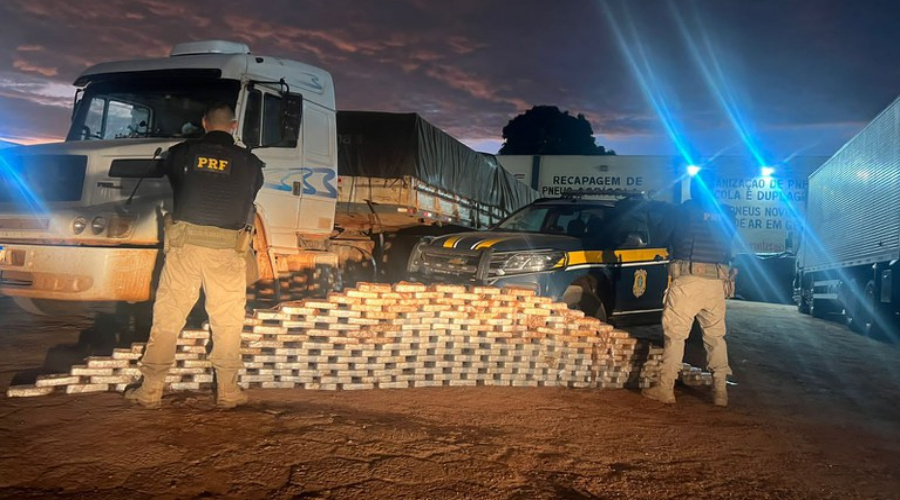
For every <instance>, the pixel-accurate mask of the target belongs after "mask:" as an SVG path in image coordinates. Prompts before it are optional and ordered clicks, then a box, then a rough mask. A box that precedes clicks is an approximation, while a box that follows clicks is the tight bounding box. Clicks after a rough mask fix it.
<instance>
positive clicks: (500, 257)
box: [408, 197, 675, 324]
mask: <svg viewBox="0 0 900 500" xmlns="http://www.w3.org/2000/svg"><path fill="white" fill-rule="evenodd" d="M674 208H675V207H674V206H673V205H670V204H668V203H664V202H657V201H650V200H644V199H642V198H635V197H626V198H623V199H620V200H618V201H598V200H587V199H581V198H578V197H571V198H553V199H540V200H537V201H536V202H534V203H532V204H530V205H528V206H526V207H524V208H522V209H520V210H519V211H517V212H515V213H514V214H512V215H511V216H510V217H508V218H507V219H506V220H504V221H503V222H501V223H500V224H498V225H497V226H496V227H494V228H492V229H491V230H488V231H477V232H466V233H457V234H451V235H447V236H439V237H431V238H425V239H423V240H422V241H420V242H419V244H418V245H416V247H415V248H414V250H413V252H412V254H411V255H410V260H409V265H408V271H409V273H410V275H411V276H412V278H413V279H416V280H418V281H422V282H426V283H438V282H442V283H459V284H481V285H493V286H506V285H514V286H519V287H528V288H531V289H534V290H535V291H536V292H537V293H538V294H540V295H543V296H547V297H551V298H552V299H554V300H560V301H563V302H566V303H567V304H569V306H570V307H571V308H576V309H580V310H582V311H584V312H585V313H586V314H588V315H590V316H594V317H597V318H599V319H600V320H602V321H606V322H609V323H613V324H615V323H618V322H622V321H623V320H626V319H634V320H636V321H634V323H636V322H655V321H659V318H660V314H661V312H662V305H663V293H664V292H665V290H666V287H667V286H668V272H667V264H668V262H669V259H668V251H667V249H666V247H667V244H668V239H669V236H670V231H671V227H672V226H673V225H674V222H673V220H672V217H673V215H674V214H675V210H674ZM629 322H632V321H629Z"/></svg>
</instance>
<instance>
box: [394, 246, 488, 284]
mask: <svg viewBox="0 0 900 500" xmlns="http://www.w3.org/2000/svg"><path fill="white" fill-rule="evenodd" d="M490 254H491V251H490V249H485V250H460V249H455V248H440V247H433V246H431V245H427V244H421V245H419V246H418V247H416V249H415V250H414V251H413V254H412V256H411V258H410V271H412V272H414V273H420V274H424V275H429V276H431V277H434V278H440V277H445V278H454V279H455V280H463V281H471V282H477V281H481V280H483V279H484V277H485V275H486V274H485V273H486V272H487V267H489V263H490Z"/></svg>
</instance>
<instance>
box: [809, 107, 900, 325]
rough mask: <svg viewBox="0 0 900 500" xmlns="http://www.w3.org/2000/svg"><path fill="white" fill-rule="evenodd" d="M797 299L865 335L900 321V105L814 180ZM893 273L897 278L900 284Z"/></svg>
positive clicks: (814, 312) (852, 142)
mask: <svg viewBox="0 0 900 500" xmlns="http://www.w3.org/2000/svg"><path fill="white" fill-rule="evenodd" d="M806 220H807V228H806V229H807V230H806V232H805V234H804V237H803V241H802V243H801V246H800V253H799V256H798V257H799V258H798V265H799V269H798V270H799V272H798V276H797V279H796V281H795V284H796V287H797V288H796V297H797V301H798V306H799V309H800V311H801V312H803V313H811V314H812V315H814V316H817V317H826V316H831V315H840V314H843V316H844V317H845V318H846V320H847V322H848V323H849V325H850V326H851V327H852V328H853V329H854V330H857V331H859V332H862V333H866V334H873V335H874V334H877V333H879V332H880V333H885V332H887V331H891V330H894V329H895V328H896V324H897V323H896V320H897V316H898V313H900V98H898V99H897V100H895V101H894V102H893V103H892V104H891V105H890V106H888V107H887V108H886V109H885V110H884V111H882V112H881V113H880V114H879V115H878V116H877V117H876V118H875V119H874V120H872V122H871V123H869V124H868V125H866V127H865V128H864V129H863V130H862V131H860V132H859V134H857V135H856V136H855V137H854V138H853V139H851V140H850V141H849V142H848V143H847V144H845V145H844V146H843V147H842V148H841V149H840V150H839V151H838V152H837V153H835V154H834V156H832V157H831V158H830V159H829V160H828V161H826V162H825V163H824V164H823V165H822V166H821V167H820V168H819V169H818V170H816V171H815V172H813V173H812V175H810V177H809V198H808V201H807V206H806ZM894 272H897V273H898V277H897V278H895V277H894Z"/></svg>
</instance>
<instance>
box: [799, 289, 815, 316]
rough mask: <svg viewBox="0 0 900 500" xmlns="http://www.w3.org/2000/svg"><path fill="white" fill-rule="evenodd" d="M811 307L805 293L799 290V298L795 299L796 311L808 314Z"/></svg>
mask: <svg viewBox="0 0 900 500" xmlns="http://www.w3.org/2000/svg"><path fill="white" fill-rule="evenodd" d="M811 309H812V308H811V307H810V306H809V299H808V298H807V297H806V294H805V293H804V292H803V290H801V291H800V300H798V301H797V311H799V312H800V314H809V313H811V312H812V310H811Z"/></svg>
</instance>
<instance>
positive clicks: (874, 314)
mask: <svg viewBox="0 0 900 500" xmlns="http://www.w3.org/2000/svg"><path fill="white" fill-rule="evenodd" d="M859 302H860V304H859V305H858V306H857V307H856V310H857V311H856V313H857V318H858V320H854V321H853V327H854V328H853V330H854V331H856V332H858V333H861V334H862V335H865V336H866V337H878V336H881V334H882V331H883V328H882V327H881V323H880V322H881V321H884V319H883V318H882V315H880V314H878V312H879V311H878V310H879V306H878V301H876V300H875V281H874V280H870V281H869V282H868V283H866V288H865V290H864V291H863V294H862V300H860V301H859Z"/></svg>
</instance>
